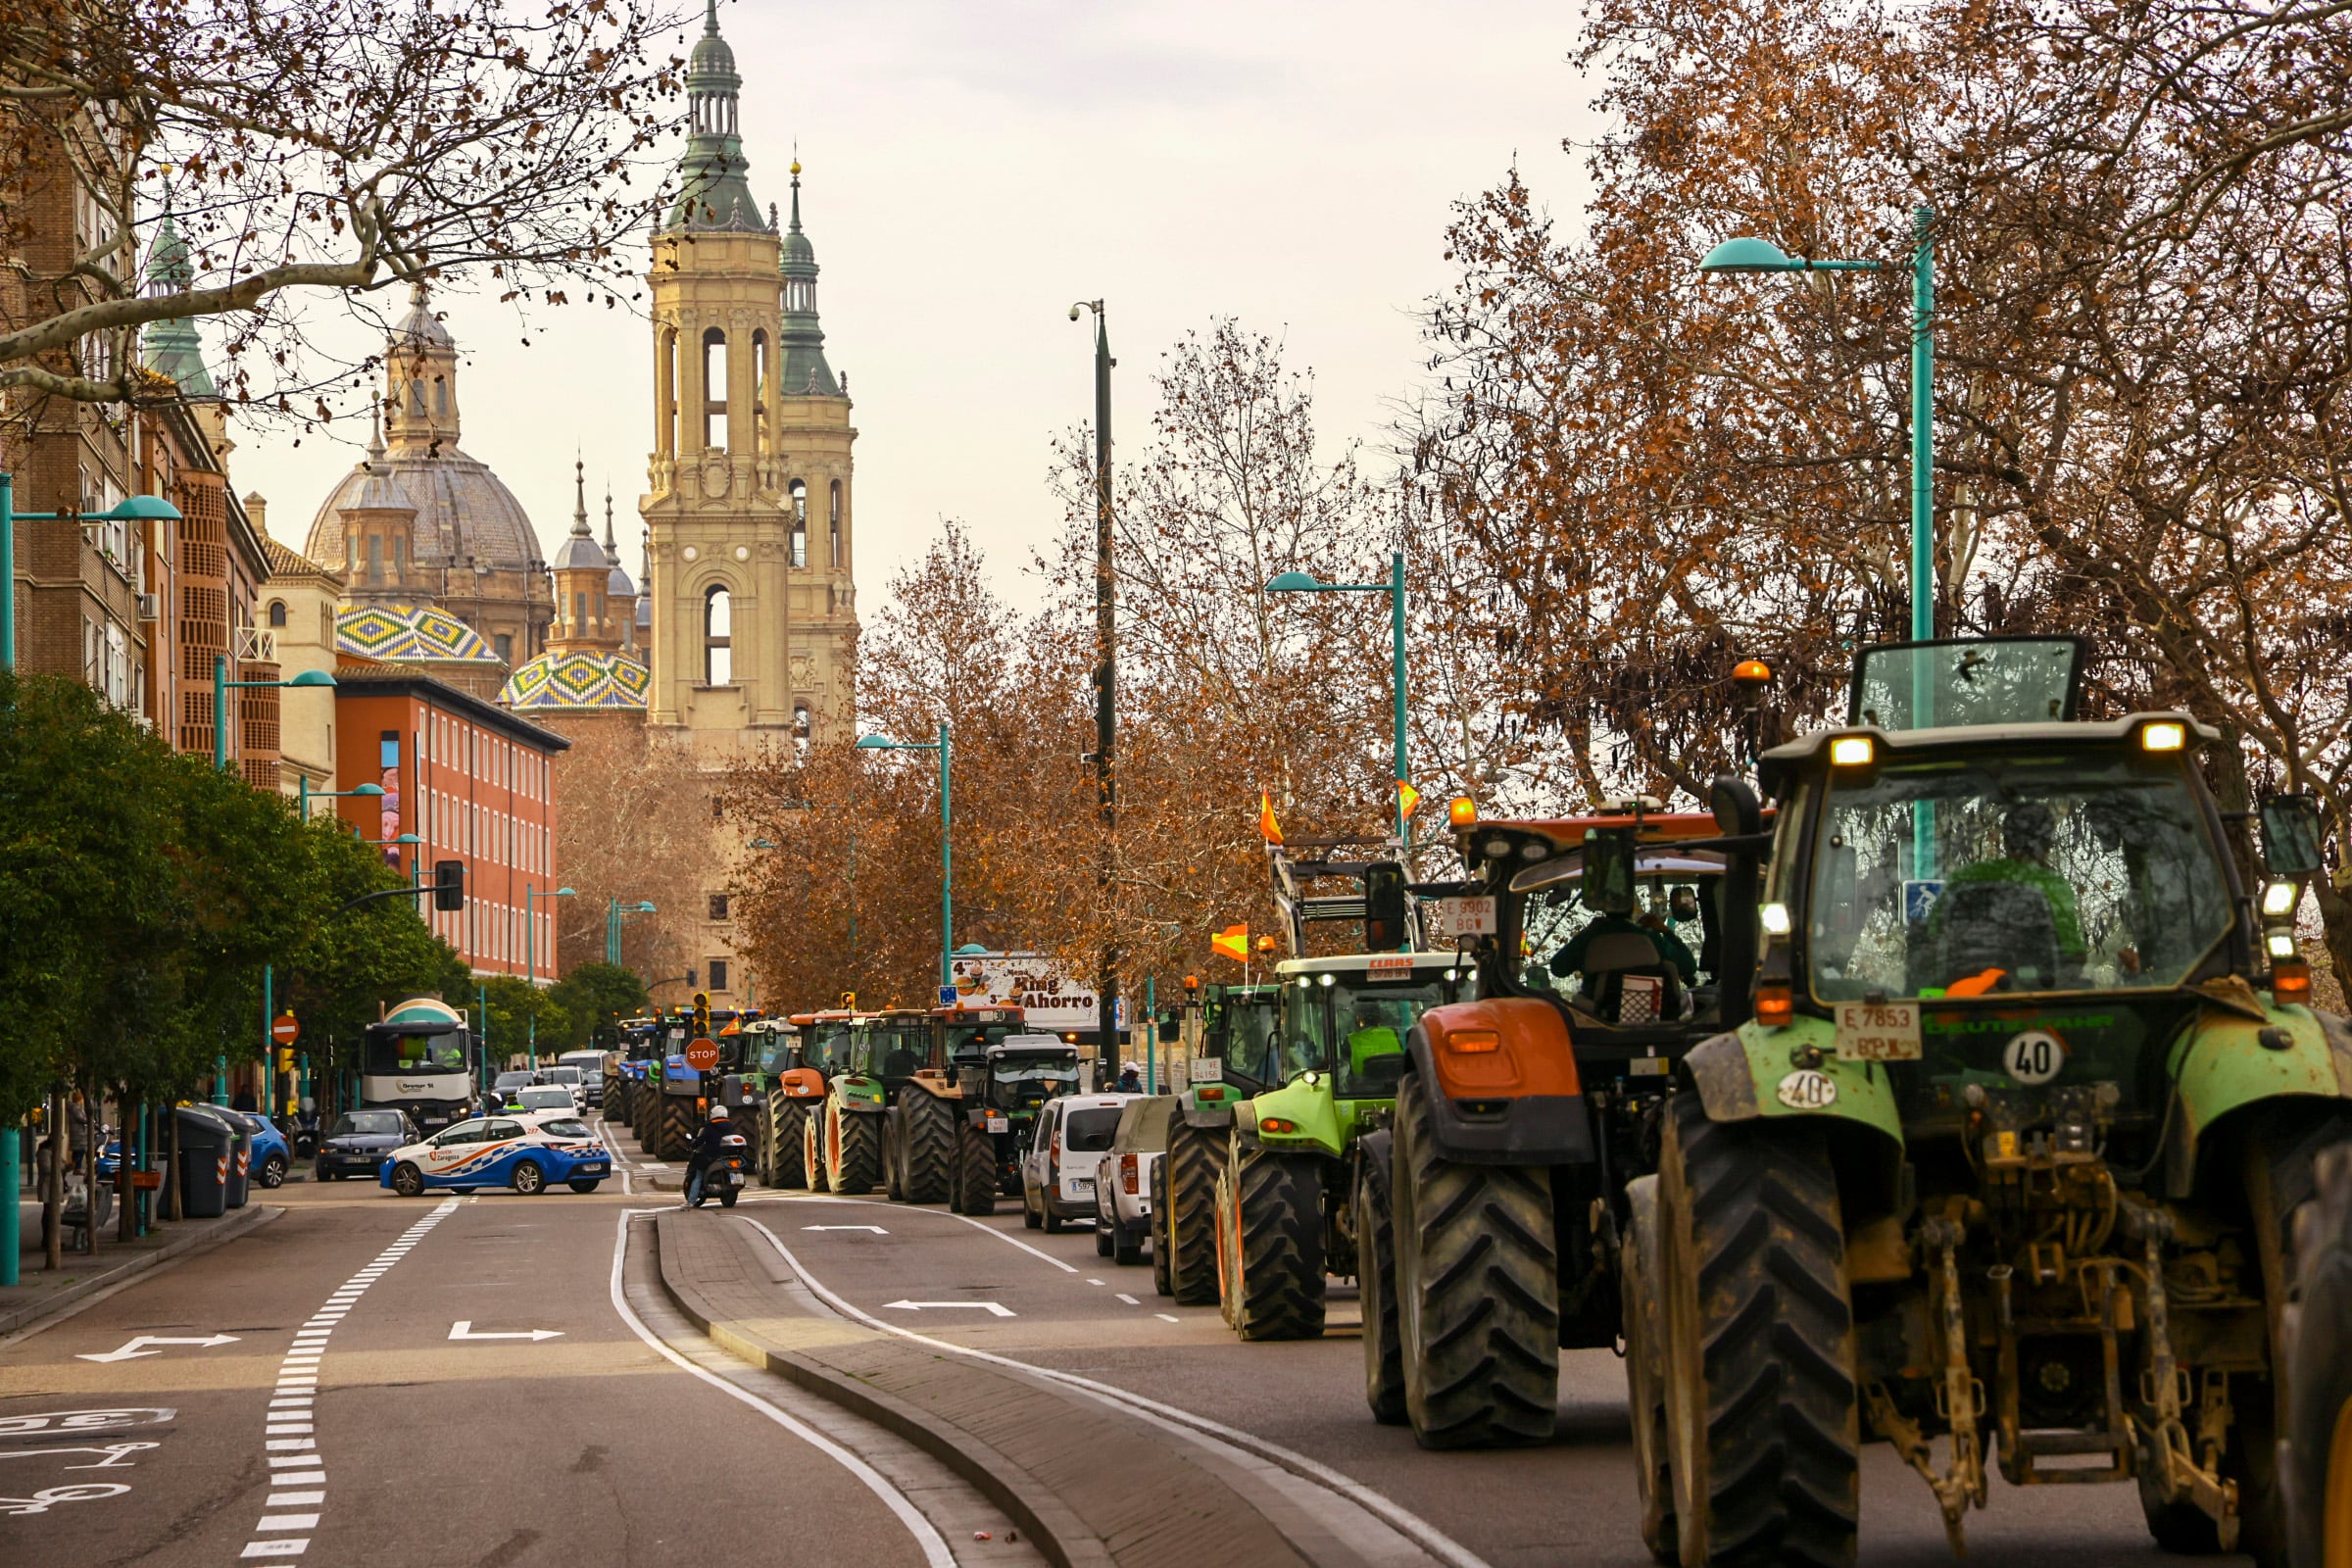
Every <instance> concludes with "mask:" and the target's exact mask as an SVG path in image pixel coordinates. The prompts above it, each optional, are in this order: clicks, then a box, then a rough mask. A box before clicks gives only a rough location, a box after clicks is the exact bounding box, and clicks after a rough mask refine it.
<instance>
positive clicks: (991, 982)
mask: <svg viewBox="0 0 2352 1568" xmlns="http://www.w3.org/2000/svg"><path fill="white" fill-rule="evenodd" d="M954 973H955V977H956V995H957V997H958V999H959V1000H960V1001H961V1002H962V1003H963V1004H964V1005H967V1006H971V1005H988V1004H990V1003H996V1004H1009V1005H1012V1006H1016V1007H1020V1008H1022V1009H1023V1010H1024V1011H1025V1012H1026V1013H1027V1015H1028V1022H1029V1025H1030V1027H1032V1028H1034V1029H1037V1030H1039V1031H1041V1032H1042V1031H1045V1030H1052V1031H1054V1033H1056V1034H1059V1033H1066V1032H1067V1031H1069V1030H1072V1029H1092V1028H1094V1027H1096V1025H1097V1024H1098V1023H1100V1022H1101V1016H1100V1014H1099V1013H1098V1011H1097V1010H1096V1009H1097V1008H1098V1007H1099V1006H1100V1004H1099V1003H1098V1001H1097V1000H1096V995H1095V988H1094V987H1093V986H1089V985H1080V984H1078V983H1077V982H1075V981H1073V980H1071V979H1070V978H1069V977H1068V976H1067V975H1064V974H1063V973H1061V972H1060V971H1059V970H1057V969H1055V968H1054V964H1053V960H1052V959H1050V958H1048V957H1047V956H1045V955H1044V954H1042V953H978V954H973V955H971V956H967V957H961V958H957V959H956V960H955V969H954Z"/></svg>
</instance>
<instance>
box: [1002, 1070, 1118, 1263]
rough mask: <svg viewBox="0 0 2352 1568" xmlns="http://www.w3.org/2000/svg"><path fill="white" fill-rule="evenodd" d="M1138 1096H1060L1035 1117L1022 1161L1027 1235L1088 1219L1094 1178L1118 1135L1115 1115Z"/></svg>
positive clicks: (1092, 1209) (1092, 1205) (1022, 1203)
mask: <svg viewBox="0 0 2352 1568" xmlns="http://www.w3.org/2000/svg"><path fill="white" fill-rule="evenodd" d="M1141 1098H1143V1097H1142V1096H1140V1095H1064V1096H1062V1097H1061V1098H1060V1099H1059V1100H1049V1101H1047V1102H1046V1103H1045V1106H1044V1107H1043V1108H1042V1109H1040V1110H1039V1111H1038V1113H1037V1134H1036V1136H1035V1138H1034V1139H1033V1140H1032V1141H1031V1143H1030V1145H1029V1152H1028V1153H1026V1154H1024V1155H1023V1156H1022V1158H1021V1217H1022V1219H1023V1220H1024V1221H1026V1222H1027V1224H1028V1226H1029V1228H1030V1229H1031V1230H1036V1229H1038V1228H1039V1227H1040V1226H1043V1227H1044V1228H1045V1229H1047V1230H1049V1231H1058V1230H1060V1229H1061V1226H1062V1222H1063V1221H1064V1220H1072V1219H1092V1218H1093V1217H1094V1212H1095V1178H1096V1176H1097V1175H1098V1174H1099V1173H1100V1172H1099V1168H1100V1167H1101V1165H1102V1163H1103V1155H1105V1154H1107V1153H1109V1152H1110V1145H1111V1140H1112V1139H1113V1138H1115V1137H1117V1136H1118V1131H1119V1112H1120V1110H1121V1109H1122V1108H1124V1107H1125V1105H1126V1103H1127V1102H1129V1101H1131V1100H1140V1099H1141Z"/></svg>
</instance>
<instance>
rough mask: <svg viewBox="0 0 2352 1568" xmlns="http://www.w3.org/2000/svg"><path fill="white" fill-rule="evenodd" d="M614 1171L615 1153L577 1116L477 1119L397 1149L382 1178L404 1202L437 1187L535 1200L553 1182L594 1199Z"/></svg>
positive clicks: (386, 1161) (388, 1156) (384, 1167)
mask: <svg viewBox="0 0 2352 1568" xmlns="http://www.w3.org/2000/svg"><path fill="white" fill-rule="evenodd" d="M612 1169H613V1155H612V1152H611V1151H609V1150H608V1149H606V1148H605V1146H604V1145H603V1144H601V1143H599V1142H598V1141H597V1139H596V1135H595V1134H594V1133H592V1132H590V1131H589V1130H588V1124H587V1123H586V1122H584V1121H581V1120H580V1119H579V1118H578V1117H576V1116H537V1117H531V1116H477V1117H475V1118H474V1119H473V1120H471V1121H462V1122H460V1123H458V1124H457V1125H456V1126H455V1127H452V1128H450V1129H448V1130H447V1131H445V1132H438V1133H435V1134H434V1135H433V1136H432V1137H430V1138H427V1139H425V1140H424V1141H423V1142H422V1143H417V1144H410V1145H407V1146H406V1147H404V1148H401V1149H395V1150H394V1151H392V1152H391V1153H389V1154H387V1155H385V1156H384V1163H383V1169H382V1174H381V1175H379V1176H378V1177H377V1178H376V1180H377V1181H378V1183H379V1184H380V1185H382V1186H385V1187H389V1188H391V1189H392V1190H393V1191H394V1192H396V1193H398V1194H399V1195H400V1196H401V1197H403V1198H416V1197H418V1196H420V1195H421V1194H423V1193H425V1192H427V1191H429V1190H431V1189H433V1188H436V1187H441V1188H447V1189H449V1190H450V1191H452V1192H458V1193H470V1192H472V1191H473V1190H474V1189H475V1188H477V1187H512V1188H514V1189H515V1191H516V1192H518V1193H520V1194H522V1195H523V1196H524V1197H526V1198H528V1197H535V1196H536V1195H538V1194H540V1193H544V1192H546V1191H547V1189H548V1184H549V1183H551V1182H563V1183H564V1185H566V1186H568V1187H569V1188H570V1189H571V1190H572V1191H573V1192H575V1193H593V1192H595V1191H596V1184H597V1183H598V1182H600V1181H603V1180H604V1179H605V1177H606V1176H607V1175H608V1174H610V1173H611V1171H612Z"/></svg>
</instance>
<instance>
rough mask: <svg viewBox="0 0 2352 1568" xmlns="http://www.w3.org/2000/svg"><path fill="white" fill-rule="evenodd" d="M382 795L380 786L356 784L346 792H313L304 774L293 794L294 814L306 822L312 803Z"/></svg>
mask: <svg viewBox="0 0 2352 1568" xmlns="http://www.w3.org/2000/svg"><path fill="white" fill-rule="evenodd" d="M383 793H384V787H383V786H382V785H381V784H358V785H354V786H353V787H352V788H350V789H347V790H314V789H312V788H311V775H310V774H308V773H305V774H303V775H302V778H301V780H300V781H299V783H298V784H297V786H296V788H295V792H294V794H295V813H296V814H297V815H299V816H300V817H301V818H302V819H303V820H304V821H305V822H308V821H309V820H310V819H311V803H312V802H313V801H348V800H351V799H353V798H354V797H359V796H371V795H381V794H383Z"/></svg>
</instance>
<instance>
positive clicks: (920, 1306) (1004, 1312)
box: [882, 1301, 1012, 1317]
mask: <svg viewBox="0 0 2352 1568" xmlns="http://www.w3.org/2000/svg"><path fill="white" fill-rule="evenodd" d="M882 1306H883V1309H884V1310H886V1311H887V1310H889V1309H890V1308H892V1307H896V1308H898V1309H899V1310H900V1311H902V1312H920V1311H923V1310H925V1309H926V1308H930V1307H941V1306H969V1307H976V1308H978V1309H979V1310H980V1311H983V1312H986V1313H987V1314H988V1315H989V1316H991V1317H1010V1316H1012V1308H1011V1307H1009V1306H1000V1305H998V1304H997V1303H996V1302H994V1301H884V1302H883V1303H882Z"/></svg>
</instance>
